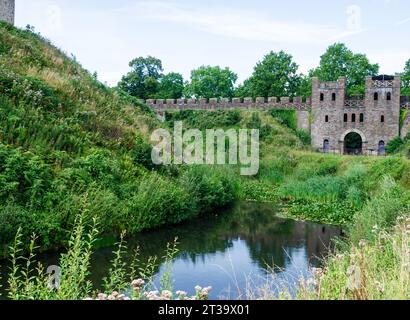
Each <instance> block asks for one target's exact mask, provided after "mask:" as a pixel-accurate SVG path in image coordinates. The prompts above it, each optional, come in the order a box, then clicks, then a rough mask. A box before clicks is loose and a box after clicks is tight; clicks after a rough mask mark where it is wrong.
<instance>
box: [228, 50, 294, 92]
mask: <svg viewBox="0 0 410 320" xmlns="http://www.w3.org/2000/svg"><path fill="white" fill-rule="evenodd" d="M297 71H298V65H297V64H296V63H295V62H294V61H293V57H292V56H291V55H289V54H287V53H286V52H284V51H280V52H273V51H271V52H270V53H269V54H267V55H266V56H265V57H264V58H263V60H262V61H260V62H258V63H257V65H256V67H255V69H254V72H253V74H252V76H251V77H250V78H249V79H248V80H246V81H245V82H244V84H243V85H242V86H240V87H239V88H238V90H237V94H236V95H237V96H241V97H245V96H249V97H286V96H289V97H291V96H295V95H296V94H297V93H298V88H299V86H300V83H301V80H302V78H301V75H300V74H298V73H297Z"/></svg>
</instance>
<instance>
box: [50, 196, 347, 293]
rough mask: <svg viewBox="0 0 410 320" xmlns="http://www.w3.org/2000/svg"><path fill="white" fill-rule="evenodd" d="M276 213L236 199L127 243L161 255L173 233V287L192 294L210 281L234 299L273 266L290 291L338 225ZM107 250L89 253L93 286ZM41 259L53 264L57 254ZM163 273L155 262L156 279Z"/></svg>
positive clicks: (107, 257) (146, 255)
mask: <svg viewBox="0 0 410 320" xmlns="http://www.w3.org/2000/svg"><path fill="white" fill-rule="evenodd" d="M276 213H277V210H276V209H275V208H274V207H273V206H272V205H271V204H256V203H239V204H237V205H235V206H234V207H233V208H231V209H229V210H227V211H226V212H224V213H221V214H219V215H215V216H212V217H209V216H208V217H203V218H198V219H195V220H192V221H190V222H187V223H184V224H181V225H179V226H176V227H168V228H163V229H160V230H157V231H151V232H147V233H142V234H140V235H138V236H136V237H134V238H133V239H132V240H130V241H129V243H128V246H129V248H130V252H132V251H133V250H135V249H136V248H137V247H140V252H141V254H140V259H141V261H142V262H144V261H147V260H148V258H149V257H150V256H158V257H162V256H163V255H164V249H165V248H166V245H167V243H168V242H171V241H173V239H174V238H175V237H178V239H179V245H178V249H179V254H178V256H177V259H176V261H175V263H174V267H173V276H174V279H175V283H174V286H175V289H176V290H185V291H188V292H189V293H191V294H193V288H194V287H195V286H196V285H198V284H199V285H203V286H207V285H212V287H213V288H214V290H213V293H212V298H213V299H218V298H237V297H238V296H239V295H243V294H245V293H246V290H247V287H248V286H249V282H251V283H252V284H253V285H254V286H259V285H263V284H264V283H265V282H266V278H267V275H268V274H269V272H268V270H270V269H272V268H273V270H274V271H275V273H276V280H275V282H274V286H276V285H279V284H283V283H285V284H286V286H287V288H288V289H289V290H290V291H292V290H293V289H294V286H295V283H296V282H297V280H298V279H299V278H300V277H301V276H307V275H308V273H309V266H315V267H317V266H320V263H321V259H322V257H323V256H324V255H325V254H326V253H327V252H328V248H329V246H330V244H331V239H333V238H334V237H337V236H339V235H340V234H341V230H340V229H339V228H337V227H332V226H324V225H319V224H314V223H308V222H296V221H293V220H287V219H281V218H278V217H277V216H276ZM112 249H113V248H104V249H99V250H97V251H96V253H95V255H94V258H93V264H92V276H93V279H92V280H93V282H94V283H95V284H96V285H97V286H98V285H99V284H100V283H101V279H102V278H103V277H104V276H105V275H106V272H107V270H108V268H109V261H110V260H111V259H112V254H111V252H112ZM130 257H131V254H130ZM42 260H43V261H44V263H45V264H48V265H50V264H56V262H57V256H56V255H48V256H43V257H42ZM160 262H161V259H160ZM160 264H161V263H160ZM162 272H163V266H161V265H159V267H158V272H157V276H156V283H158V282H159V277H160V275H161V273H162ZM269 277H270V276H269Z"/></svg>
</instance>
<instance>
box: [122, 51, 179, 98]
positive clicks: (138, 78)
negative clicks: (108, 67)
mask: <svg viewBox="0 0 410 320" xmlns="http://www.w3.org/2000/svg"><path fill="white" fill-rule="evenodd" d="M129 66H130V67H131V68H132V70H131V71H130V72H129V73H128V74H126V75H125V76H124V77H123V78H122V80H121V81H120V83H119V84H118V86H119V87H120V88H121V89H122V90H124V91H126V92H128V93H129V94H130V95H131V96H134V97H137V98H139V99H179V98H181V97H182V95H183V90H184V79H183V77H182V75H181V74H179V73H175V72H171V73H168V74H165V75H164V74H163V71H164V70H163V67H162V62H161V60H159V59H157V58H155V57H151V56H148V57H146V58H144V57H138V58H135V59H134V60H132V61H131V62H130V63H129Z"/></svg>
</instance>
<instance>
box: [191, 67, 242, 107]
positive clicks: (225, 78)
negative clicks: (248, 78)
mask: <svg viewBox="0 0 410 320" xmlns="http://www.w3.org/2000/svg"><path fill="white" fill-rule="evenodd" d="M237 80H238V76H237V75H236V73H234V72H232V71H231V70H230V69H229V68H224V69H222V68H221V67H218V66H216V67H211V66H202V67H199V68H198V69H196V70H193V71H192V72H191V81H190V82H189V83H187V84H186V87H185V96H187V97H195V98H207V99H209V98H221V97H226V98H230V97H233V96H234V93H235V83H236V81H237Z"/></svg>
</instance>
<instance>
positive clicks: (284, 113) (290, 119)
mask: <svg viewBox="0 0 410 320" xmlns="http://www.w3.org/2000/svg"><path fill="white" fill-rule="evenodd" d="M271 115H272V117H273V118H275V119H276V120H277V121H278V122H279V123H280V124H283V125H285V126H286V127H288V128H290V129H292V130H293V131H296V130H297V118H296V111H295V110H272V111H271Z"/></svg>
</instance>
